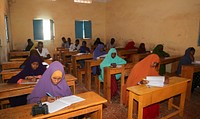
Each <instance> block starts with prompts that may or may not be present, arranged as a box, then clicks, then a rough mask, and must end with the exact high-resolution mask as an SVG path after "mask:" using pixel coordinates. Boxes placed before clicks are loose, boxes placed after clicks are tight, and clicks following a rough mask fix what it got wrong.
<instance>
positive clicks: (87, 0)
mask: <svg viewBox="0 0 200 119" xmlns="http://www.w3.org/2000/svg"><path fill="white" fill-rule="evenodd" d="M74 2H75V3H87V4H90V3H92V0H74Z"/></svg>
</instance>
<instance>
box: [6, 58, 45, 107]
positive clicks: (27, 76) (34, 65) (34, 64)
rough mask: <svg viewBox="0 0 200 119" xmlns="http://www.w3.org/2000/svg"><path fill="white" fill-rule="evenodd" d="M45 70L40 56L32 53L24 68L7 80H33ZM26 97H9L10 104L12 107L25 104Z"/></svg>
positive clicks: (17, 81) (16, 81)
mask: <svg viewBox="0 0 200 119" xmlns="http://www.w3.org/2000/svg"><path fill="white" fill-rule="evenodd" d="M45 70H46V68H45V66H43V65H42V61H41V59H40V57H38V56H36V55H32V56H30V58H29V60H27V61H26V65H25V67H24V69H23V70H22V71H21V72H20V73H19V74H17V75H16V76H13V77H12V78H11V79H10V80H8V83H22V82H30V81H31V82H32V81H33V82H35V81H36V79H38V78H40V77H41V75H42V74H43V73H44V71H45ZM26 97H27V95H23V96H18V97H13V98H10V99H9V101H10V103H11V106H12V107H14V106H19V105H24V104H26Z"/></svg>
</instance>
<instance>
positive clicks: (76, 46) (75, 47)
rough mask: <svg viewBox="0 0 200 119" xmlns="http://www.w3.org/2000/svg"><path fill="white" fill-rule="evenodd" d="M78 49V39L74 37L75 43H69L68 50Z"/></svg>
mask: <svg viewBox="0 0 200 119" xmlns="http://www.w3.org/2000/svg"><path fill="white" fill-rule="evenodd" d="M79 49H80V44H79V40H78V39H76V41H75V44H71V45H70V48H69V51H78V50H79Z"/></svg>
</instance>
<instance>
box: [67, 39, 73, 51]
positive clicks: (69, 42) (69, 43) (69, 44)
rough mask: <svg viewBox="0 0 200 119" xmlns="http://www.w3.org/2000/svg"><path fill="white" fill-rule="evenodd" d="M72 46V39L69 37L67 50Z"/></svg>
mask: <svg viewBox="0 0 200 119" xmlns="http://www.w3.org/2000/svg"><path fill="white" fill-rule="evenodd" d="M71 44H72V42H71V38H70V37H68V38H67V48H70V46H71Z"/></svg>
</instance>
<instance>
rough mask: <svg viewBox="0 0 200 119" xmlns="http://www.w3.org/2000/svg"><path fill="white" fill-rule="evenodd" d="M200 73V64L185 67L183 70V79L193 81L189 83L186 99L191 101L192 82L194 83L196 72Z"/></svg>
mask: <svg viewBox="0 0 200 119" xmlns="http://www.w3.org/2000/svg"><path fill="white" fill-rule="evenodd" d="M199 71H200V64H191V65H183V66H182V69H181V72H182V73H181V77H184V78H188V79H191V81H190V82H189V83H188V87H187V93H186V94H187V95H186V99H187V100H188V101H190V97H191V88H192V81H193V74H194V73H195V72H199Z"/></svg>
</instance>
